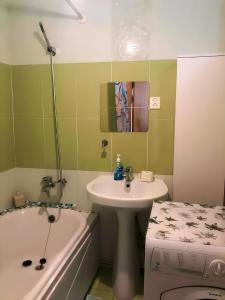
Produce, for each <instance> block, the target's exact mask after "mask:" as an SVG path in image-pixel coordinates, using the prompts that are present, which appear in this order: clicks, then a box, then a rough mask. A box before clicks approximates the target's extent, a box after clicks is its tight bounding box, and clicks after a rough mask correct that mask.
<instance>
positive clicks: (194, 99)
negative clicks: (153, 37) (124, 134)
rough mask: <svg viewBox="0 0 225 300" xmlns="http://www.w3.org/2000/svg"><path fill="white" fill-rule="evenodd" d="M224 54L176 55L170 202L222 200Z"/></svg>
mask: <svg viewBox="0 0 225 300" xmlns="http://www.w3.org/2000/svg"><path fill="white" fill-rule="evenodd" d="M224 180H225V55H220V56H207V57H186V58H179V59H178V70H177V99H176V118H175V143H174V178H173V199H174V201H182V202H185V201H187V202H195V203H208V204H213V205H216V204H217V205H222V204H223V200H224Z"/></svg>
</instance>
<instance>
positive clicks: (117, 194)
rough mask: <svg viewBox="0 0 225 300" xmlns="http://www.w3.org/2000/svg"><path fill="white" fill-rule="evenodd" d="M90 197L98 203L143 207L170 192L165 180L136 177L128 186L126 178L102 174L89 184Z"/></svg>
mask: <svg viewBox="0 0 225 300" xmlns="http://www.w3.org/2000/svg"><path fill="white" fill-rule="evenodd" d="M87 191H88V193H89V197H90V199H91V200H92V201H93V202H94V203H97V204H100V205H103V206H108V207H113V208H127V209H128V208H130V209H136V210H138V209H143V208H148V207H150V206H151V203H152V201H153V200H156V199H159V198H162V197H163V196H165V195H166V194H167V193H168V188H167V186H166V184H165V183H164V181H163V180H161V179H154V181H152V182H142V181H140V180H139V178H137V177H135V178H134V180H133V181H132V182H131V183H130V187H126V185H125V180H120V181H115V180H114V179H113V176H112V175H111V174H109V175H100V176H98V177H97V178H95V179H94V180H92V181H91V182H90V183H89V184H88V185H87Z"/></svg>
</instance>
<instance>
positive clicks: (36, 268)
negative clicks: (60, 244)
mask: <svg viewBox="0 0 225 300" xmlns="http://www.w3.org/2000/svg"><path fill="white" fill-rule="evenodd" d="M44 267H45V266H44V265H42V264H40V265H38V266H36V267H35V270H37V271H40V270H43V269H44Z"/></svg>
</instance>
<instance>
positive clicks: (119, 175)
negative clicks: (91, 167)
mask: <svg viewBox="0 0 225 300" xmlns="http://www.w3.org/2000/svg"><path fill="white" fill-rule="evenodd" d="M123 179H124V169H123V165H122V163H121V154H117V159H116V168H115V171H114V180H123Z"/></svg>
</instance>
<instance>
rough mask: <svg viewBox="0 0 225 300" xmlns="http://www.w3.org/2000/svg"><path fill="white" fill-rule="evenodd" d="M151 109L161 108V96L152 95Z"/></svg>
mask: <svg viewBox="0 0 225 300" xmlns="http://www.w3.org/2000/svg"><path fill="white" fill-rule="evenodd" d="M150 109H160V97H150Z"/></svg>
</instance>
